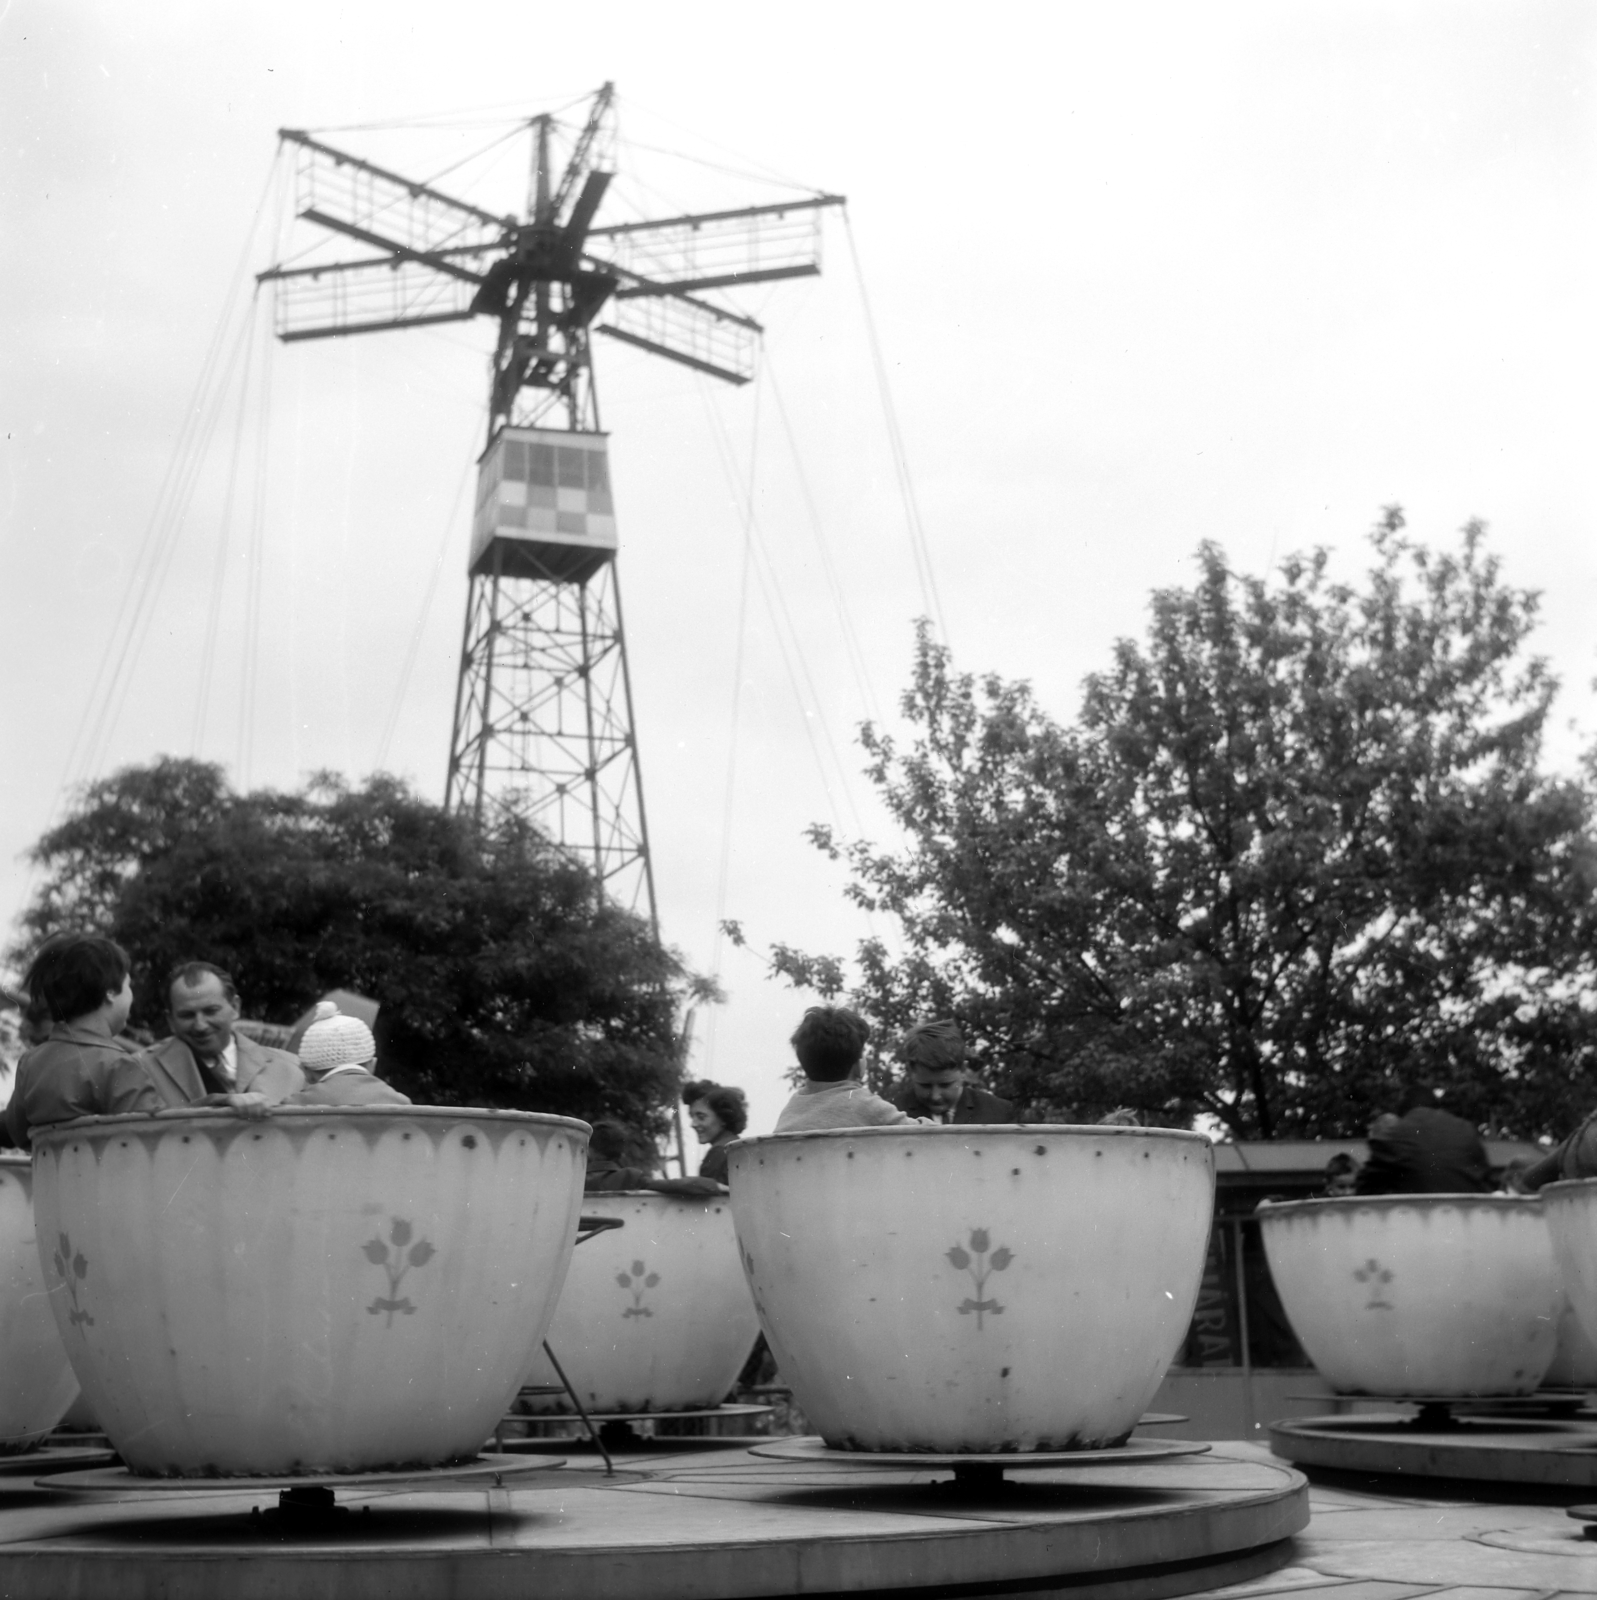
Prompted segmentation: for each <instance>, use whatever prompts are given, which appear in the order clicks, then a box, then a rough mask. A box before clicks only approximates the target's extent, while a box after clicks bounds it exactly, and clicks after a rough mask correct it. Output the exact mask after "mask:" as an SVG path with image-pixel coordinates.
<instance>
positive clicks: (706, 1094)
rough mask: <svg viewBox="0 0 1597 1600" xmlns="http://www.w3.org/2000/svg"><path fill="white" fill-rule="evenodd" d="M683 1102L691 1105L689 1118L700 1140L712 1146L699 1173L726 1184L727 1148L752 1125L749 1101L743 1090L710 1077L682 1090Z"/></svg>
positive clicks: (702, 1162) (702, 1176) (707, 1151)
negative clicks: (713, 1080) (714, 1080)
mask: <svg viewBox="0 0 1597 1600" xmlns="http://www.w3.org/2000/svg"><path fill="white" fill-rule="evenodd" d="M682 1103H683V1105H685V1106H686V1107H687V1108H688V1121H689V1122H691V1123H692V1124H693V1131H694V1133H695V1134H696V1135H697V1136H698V1141H699V1143H700V1144H707V1145H709V1147H710V1148H709V1149H708V1150H706V1151H705V1152H704V1159H703V1160H702V1161H701V1162H700V1163H699V1176H700V1177H701V1178H714V1179H715V1181H716V1182H717V1183H725V1182H726V1147H727V1146H728V1145H729V1144H731V1143H732V1141H733V1140H734V1139H737V1138H739V1137H740V1136H741V1135H742V1133H743V1130H744V1129H745V1128H746V1127H747V1126H748V1125H749V1103H748V1101H747V1099H746V1098H745V1097H744V1094H743V1091H742V1090H741V1089H731V1088H728V1087H727V1086H726V1085H725V1084H720V1083H711V1082H709V1081H708V1080H706V1081H704V1082H702V1083H690V1084H688V1085H687V1087H686V1088H685V1089H683V1091H682Z"/></svg>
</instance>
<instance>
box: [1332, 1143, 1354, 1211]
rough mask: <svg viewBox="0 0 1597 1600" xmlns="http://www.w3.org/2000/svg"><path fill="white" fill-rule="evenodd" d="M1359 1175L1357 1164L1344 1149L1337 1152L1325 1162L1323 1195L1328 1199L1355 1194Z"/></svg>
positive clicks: (1342, 1197) (1337, 1198) (1344, 1197)
mask: <svg viewBox="0 0 1597 1600" xmlns="http://www.w3.org/2000/svg"><path fill="white" fill-rule="evenodd" d="M1358 1176H1359V1164H1358V1162H1357V1161H1355V1160H1354V1159H1353V1157H1352V1156H1350V1155H1349V1154H1348V1153H1347V1151H1345V1150H1338V1151H1337V1153H1336V1154H1335V1155H1334V1156H1332V1157H1331V1159H1330V1160H1329V1161H1327V1162H1326V1163H1325V1191H1324V1192H1325V1196H1326V1198H1327V1199H1330V1200H1345V1199H1346V1198H1347V1197H1348V1196H1349V1195H1351V1194H1357V1193H1358V1189H1357V1187H1356V1185H1357V1183H1358Z"/></svg>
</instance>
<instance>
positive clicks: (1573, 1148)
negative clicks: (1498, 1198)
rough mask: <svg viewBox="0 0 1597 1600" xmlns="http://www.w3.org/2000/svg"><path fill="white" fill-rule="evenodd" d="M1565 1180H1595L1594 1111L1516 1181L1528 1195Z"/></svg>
mask: <svg viewBox="0 0 1597 1600" xmlns="http://www.w3.org/2000/svg"><path fill="white" fill-rule="evenodd" d="M1565 1178H1597V1111H1594V1112H1592V1113H1591V1115H1590V1116H1588V1117H1587V1118H1586V1120H1585V1121H1584V1122H1583V1123H1581V1125H1580V1126H1579V1127H1578V1128H1576V1129H1575V1131H1574V1132H1573V1133H1572V1134H1570V1135H1568V1137H1566V1138H1564V1139H1562V1140H1561V1141H1560V1142H1559V1143H1557V1144H1555V1145H1554V1146H1553V1148H1552V1149H1551V1150H1549V1151H1548V1152H1547V1154H1546V1155H1544V1156H1543V1157H1542V1158H1541V1160H1540V1161H1538V1162H1536V1164H1535V1165H1534V1166H1530V1167H1527V1168H1526V1169H1525V1170H1524V1171H1523V1172H1522V1173H1520V1174H1519V1176H1518V1177H1517V1178H1516V1179H1515V1187H1516V1188H1518V1189H1520V1190H1522V1191H1524V1192H1525V1193H1527V1194H1535V1193H1536V1191H1537V1190H1539V1189H1541V1188H1542V1187H1544V1186H1545V1185H1546V1184H1549V1183H1558V1182H1560V1181H1561V1180H1562V1179H1565Z"/></svg>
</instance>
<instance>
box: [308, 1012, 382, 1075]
mask: <svg viewBox="0 0 1597 1600" xmlns="http://www.w3.org/2000/svg"><path fill="white" fill-rule="evenodd" d="M376 1055H377V1041H376V1040H375V1039H374V1038H372V1031H371V1029H370V1028H368V1027H367V1026H366V1024H365V1023H364V1022H362V1021H361V1020H360V1018H359V1017H346V1016H344V1015H343V1013H342V1012H340V1011H339V1009H338V1005H337V1002H336V1001H333V1000H319V1001H318V1002H317V1003H316V1020H315V1021H314V1022H313V1023H312V1024H311V1025H310V1027H308V1028H307V1029H306V1030H305V1036H304V1038H302V1039H301V1040H300V1042H299V1059H300V1063H301V1065H302V1066H306V1067H309V1068H310V1069H311V1070H312V1071H313V1072H327V1071H330V1070H331V1069H332V1068H333V1067H349V1066H356V1067H363V1066H365V1065H366V1063H367V1062H369V1061H372V1060H374V1059H375V1058H376Z"/></svg>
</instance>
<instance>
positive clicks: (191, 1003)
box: [139, 961, 305, 1117]
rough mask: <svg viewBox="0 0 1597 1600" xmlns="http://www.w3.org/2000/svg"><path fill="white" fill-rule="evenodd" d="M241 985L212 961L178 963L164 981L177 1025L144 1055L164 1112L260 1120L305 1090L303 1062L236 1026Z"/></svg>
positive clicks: (172, 1024) (171, 1019) (169, 1019)
mask: <svg viewBox="0 0 1597 1600" xmlns="http://www.w3.org/2000/svg"><path fill="white" fill-rule="evenodd" d="M238 1013H239V1001H238V990H237V989H236V988H234V986H233V980H232V978H231V977H230V976H229V975H228V974H227V973H226V972H224V971H223V970H222V969H221V968H220V967H217V966H213V965H212V964H211V963H210V962H209V961H180V962H179V963H178V964H177V965H176V966H175V967H173V969H172V971H171V972H170V974H169V975H168V977H167V980H166V1020H167V1024H168V1026H170V1028H171V1030H172V1036H171V1037H170V1038H169V1039H163V1040H161V1042H160V1043H159V1044H154V1045H151V1046H150V1048H149V1049H148V1050H146V1051H144V1053H143V1054H142V1055H141V1056H140V1057H139V1060H140V1063H141V1064H142V1065H143V1067H144V1069H145V1071H146V1072H147V1073H148V1074H149V1076H150V1081H151V1082H152V1083H153V1084H154V1085H155V1089H156V1092H157V1094H159V1096H160V1097H161V1100H162V1103H163V1106H164V1107H165V1108H166V1109H177V1108H181V1107H184V1106H226V1107H228V1108H229V1109H231V1110H234V1111H238V1112H241V1113H242V1114H243V1115H244V1116H247V1117H261V1116H264V1115H265V1114H266V1110H267V1108H268V1107H270V1106H274V1105H277V1104H278V1103H279V1102H281V1101H283V1100H286V1099H287V1098H288V1097H289V1096H290V1095H291V1094H294V1093H296V1092H297V1091H298V1090H300V1089H303V1088H304V1087H305V1074H304V1073H303V1072H302V1071H301V1070H300V1064H299V1062H298V1060H297V1059H296V1058H295V1057H294V1056H292V1055H290V1054H289V1053H288V1051H286V1050H273V1049H271V1048H270V1047H269V1046H267V1045H262V1044H257V1043H256V1042H255V1041H254V1040H253V1039H249V1038H246V1037H245V1036H244V1035H243V1034H242V1033H238V1032H236V1031H235V1029H234V1027H233V1024H234V1023H235V1022H237V1021H238Z"/></svg>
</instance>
